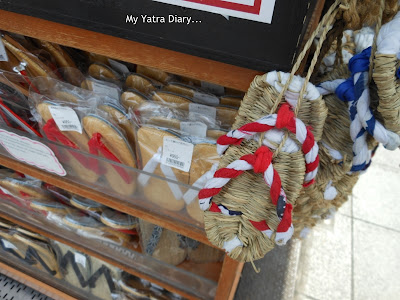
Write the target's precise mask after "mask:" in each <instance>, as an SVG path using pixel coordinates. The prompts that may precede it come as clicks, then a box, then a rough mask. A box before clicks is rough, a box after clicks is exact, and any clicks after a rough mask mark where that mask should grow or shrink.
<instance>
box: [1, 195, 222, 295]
mask: <svg viewBox="0 0 400 300" xmlns="http://www.w3.org/2000/svg"><path fill="white" fill-rule="evenodd" d="M0 208H1V211H0V217H1V218H4V219H6V220H8V221H10V222H12V223H15V224H17V225H19V226H21V227H23V228H26V229H28V230H30V231H33V232H36V233H38V234H40V235H43V236H45V237H47V238H49V239H51V240H55V241H58V242H60V243H63V244H66V245H68V246H70V247H72V248H74V249H77V250H78V251H81V252H83V253H85V254H87V255H90V256H93V257H96V258H98V259H100V260H102V261H105V262H107V263H109V264H111V265H113V266H116V267H118V268H119V269H121V270H124V271H125V272H127V273H129V274H132V275H134V276H138V277H140V278H144V279H146V280H149V281H151V282H154V283H155V284H157V285H159V286H162V287H164V288H165V289H167V290H169V291H172V292H174V293H177V294H180V295H182V296H184V297H186V298H188V299H205V298H204V297H205V296H204V295H201V294H200V293H199V295H198V294H197V293H196V291H197V290H199V289H201V290H202V291H210V290H213V289H216V287H217V283H218V280H219V279H220V278H221V277H220V276H221V269H222V265H223V263H221V262H218V263H208V264H195V263H192V262H183V263H182V264H181V265H179V266H177V267H174V266H169V265H167V264H165V263H163V262H159V261H157V260H155V259H153V258H151V257H147V256H144V255H141V253H140V252H141V249H140V247H138V248H137V249H134V250H132V251H131V252H132V254H133V256H132V257H135V259H133V258H132V257H130V256H126V255H122V254H119V253H118V252H117V251H116V250H114V249H112V248H110V247H107V246H104V245H102V243H101V242H99V241H97V240H95V239H82V237H81V236H79V235H77V234H76V233H74V232H72V231H69V230H67V229H63V228H60V227H56V226H54V225H53V224H51V223H49V222H46V221H40V220H39V219H37V218H29V217H28V216H27V215H26V214H25V213H24V212H21V213H19V212H17V211H16V210H14V211H10V209H8V210H7V207H5V206H4V204H3V203H0ZM135 253H136V255H135ZM118 254H119V255H118ZM142 260H143V261H142ZM224 264H225V262H224ZM149 268H150V269H149ZM167 273H168V274H169V275H170V276H173V278H171V277H170V276H165V275H166V274H167ZM200 276H202V277H200ZM186 285H192V286H193V287H191V288H186ZM219 299H228V298H219Z"/></svg>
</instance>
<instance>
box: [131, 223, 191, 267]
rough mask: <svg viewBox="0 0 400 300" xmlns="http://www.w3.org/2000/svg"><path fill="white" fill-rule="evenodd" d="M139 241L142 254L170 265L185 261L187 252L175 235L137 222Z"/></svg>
mask: <svg viewBox="0 0 400 300" xmlns="http://www.w3.org/2000/svg"><path fill="white" fill-rule="evenodd" d="M139 228H140V241H141V245H142V249H143V252H144V253H146V254H148V255H150V256H152V257H154V258H155V259H158V260H161V261H163V262H165V263H168V264H171V265H179V264H180V263H182V262H183V261H184V260H185V259H186V255H187V251H186V249H185V248H183V247H181V241H180V239H179V236H178V234H177V233H175V232H173V231H169V230H167V229H163V228H161V227H160V226H157V225H153V224H151V223H148V222H145V221H143V220H139Z"/></svg>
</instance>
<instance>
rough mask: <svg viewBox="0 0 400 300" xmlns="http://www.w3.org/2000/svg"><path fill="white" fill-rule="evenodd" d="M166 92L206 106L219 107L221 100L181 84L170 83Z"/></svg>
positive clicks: (166, 87)
mask: <svg viewBox="0 0 400 300" xmlns="http://www.w3.org/2000/svg"><path fill="white" fill-rule="evenodd" d="M163 89H164V90H165V91H169V92H173V93H176V94H179V95H183V96H186V97H189V98H191V99H193V101H194V102H196V103H199V104H204V105H212V106H218V105H220V104H221V103H220V101H219V98H218V97H217V96H215V95H213V94H210V93H207V92H204V91H202V90H200V89H198V88H196V87H193V86H189V85H185V84H182V83H179V82H170V83H168V84H167V85H166V86H165V87H164V88H163Z"/></svg>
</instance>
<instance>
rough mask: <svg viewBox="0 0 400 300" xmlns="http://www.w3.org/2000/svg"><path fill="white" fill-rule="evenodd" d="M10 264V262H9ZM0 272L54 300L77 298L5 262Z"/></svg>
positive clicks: (2, 263)
mask: <svg viewBox="0 0 400 300" xmlns="http://www.w3.org/2000/svg"><path fill="white" fill-rule="evenodd" d="M7 263H8V262H7ZM0 271H1V273H2V274H4V275H6V276H7V277H10V278H12V279H14V280H16V281H18V282H20V283H22V284H25V285H26V286H29V287H30V288H32V289H34V290H36V291H38V292H40V293H42V294H45V295H46V296H48V297H50V298H53V299H54V300H75V299H77V298H75V297H71V296H70V295H68V294H66V293H64V292H62V291H60V290H58V289H56V288H54V287H52V286H50V285H48V284H46V283H44V282H43V281H40V280H38V279H37V278H34V277H32V276H29V275H28V274H27V273H26V272H21V271H19V270H17V269H14V268H13V267H11V266H9V265H7V264H5V263H4V262H0Z"/></svg>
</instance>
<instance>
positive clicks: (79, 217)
mask: <svg viewBox="0 0 400 300" xmlns="http://www.w3.org/2000/svg"><path fill="white" fill-rule="evenodd" d="M62 222H63V223H62V224H59V225H64V226H65V227H66V228H68V229H70V230H74V231H75V232H76V233H77V234H79V235H81V236H83V237H85V238H91V239H96V240H101V241H105V242H108V243H112V244H116V245H121V246H128V244H129V242H130V240H131V237H130V235H128V234H125V233H123V232H119V231H117V230H114V229H111V228H108V227H107V226H105V225H104V224H102V223H101V222H99V221H97V220H96V219H95V218H93V217H91V216H88V215H85V214H83V213H82V212H79V211H74V212H72V213H69V214H67V215H65V216H64V217H62Z"/></svg>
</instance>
